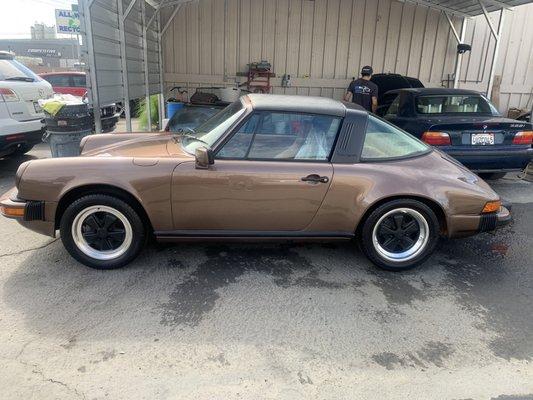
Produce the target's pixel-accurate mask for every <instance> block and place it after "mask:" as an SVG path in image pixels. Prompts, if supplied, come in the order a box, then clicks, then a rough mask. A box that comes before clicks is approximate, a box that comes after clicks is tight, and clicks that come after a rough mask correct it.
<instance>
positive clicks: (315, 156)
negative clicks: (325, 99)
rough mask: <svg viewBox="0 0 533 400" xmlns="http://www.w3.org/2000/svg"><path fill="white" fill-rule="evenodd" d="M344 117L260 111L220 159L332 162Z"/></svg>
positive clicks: (230, 141) (231, 142)
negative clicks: (330, 159) (337, 136)
mask: <svg viewBox="0 0 533 400" xmlns="http://www.w3.org/2000/svg"><path fill="white" fill-rule="evenodd" d="M339 126H340V118H336V117H331V116H326V115H316V114H297V113H283V112H259V113H255V114H253V115H252V116H251V117H250V118H249V119H248V121H247V122H246V123H245V124H244V125H243V126H242V127H241V129H239V131H238V132H237V133H236V134H234V135H233V137H232V138H231V139H230V140H229V141H228V142H227V143H226V144H225V145H224V147H223V148H222V149H221V150H220V151H219V153H218V157H219V158H232V159H256V160H273V159H275V160H302V161H304V160H322V161H324V160H328V158H329V155H330V153H331V149H332V148H333V143H334V142H335V137H336V135H337V132H338V130H339Z"/></svg>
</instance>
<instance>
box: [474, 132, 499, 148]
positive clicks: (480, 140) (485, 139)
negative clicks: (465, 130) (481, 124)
mask: <svg viewBox="0 0 533 400" xmlns="http://www.w3.org/2000/svg"><path fill="white" fill-rule="evenodd" d="M472 144H473V145H479V146H486V145H491V144H494V133H473V134H472Z"/></svg>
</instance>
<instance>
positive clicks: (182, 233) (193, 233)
mask: <svg viewBox="0 0 533 400" xmlns="http://www.w3.org/2000/svg"><path fill="white" fill-rule="evenodd" d="M154 235H155V236H157V237H193V238H196V237H197V238H201V237H221V238H224V237H227V238H232V237H250V238H254V237H256V238H330V237H331V238H353V237H354V236H355V234H354V233H350V232H290V231H271V232H269V231H267V232H265V231H234V230H228V231H224V230H179V231H156V232H154Z"/></svg>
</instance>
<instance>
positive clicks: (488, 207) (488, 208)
mask: <svg viewBox="0 0 533 400" xmlns="http://www.w3.org/2000/svg"><path fill="white" fill-rule="evenodd" d="M501 206H502V202H501V201H500V200H498V201H489V202H488V203H487V204H485V207H483V211H481V212H482V213H483V214H485V213H491V212H497V211H500V208H501Z"/></svg>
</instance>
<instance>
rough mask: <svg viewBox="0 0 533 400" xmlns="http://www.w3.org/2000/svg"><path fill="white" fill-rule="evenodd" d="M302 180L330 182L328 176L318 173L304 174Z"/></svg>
mask: <svg viewBox="0 0 533 400" xmlns="http://www.w3.org/2000/svg"><path fill="white" fill-rule="evenodd" d="M302 182H312V183H328V182H329V178H328V177H327V176H320V175H318V174H311V175H307V176H304V177H303V178H302Z"/></svg>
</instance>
